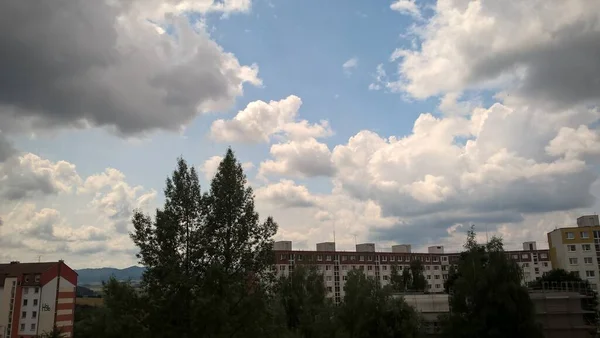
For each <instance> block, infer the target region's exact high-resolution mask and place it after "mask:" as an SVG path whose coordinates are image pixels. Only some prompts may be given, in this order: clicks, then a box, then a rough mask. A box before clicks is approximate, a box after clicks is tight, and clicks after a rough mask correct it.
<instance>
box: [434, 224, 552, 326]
mask: <svg viewBox="0 0 600 338" xmlns="http://www.w3.org/2000/svg"><path fill="white" fill-rule="evenodd" d="M465 249H466V251H465V252H463V253H462V254H461V257H460V259H459V262H458V267H457V270H456V273H455V274H454V276H452V277H451V279H449V280H451V282H450V283H448V285H447V286H448V288H449V290H450V291H451V297H450V308H451V313H450V314H449V315H448V316H447V317H445V318H444V319H443V321H442V334H443V336H444V337H464V338H479V337H490V338H496V337H497V338H501V337H514V338H526V337H527V338H537V337H543V334H542V330H541V327H540V326H539V325H538V324H537V323H536V321H535V312H534V307H533V303H532V301H531V299H530V298H529V293H528V291H527V289H526V288H525V287H524V286H523V285H522V271H521V268H520V267H519V266H518V265H517V263H516V262H514V261H513V260H511V259H510V258H508V257H507V256H506V254H505V252H504V250H503V245H502V240H501V239H500V238H497V237H494V238H492V239H491V241H490V242H489V243H488V244H487V245H479V244H478V243H477V241H476V240H475V231H474V228H473V227H471V230H470V231H469V233H468V235H467V242H466V243H465Z"/></svg>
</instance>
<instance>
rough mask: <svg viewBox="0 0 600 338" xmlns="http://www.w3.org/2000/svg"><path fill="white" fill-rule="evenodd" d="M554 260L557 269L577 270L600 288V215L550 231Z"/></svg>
mask: <svg viewBox="0 0 600 338" xmlns="http://www.w3.org/2000/svg"><path fill="white" fill-rule="evenodd" d="M548 246H549V248H550V261H551V262H552V266H553V267H554V268H559V269H564V270H567V271H571V272H575V273H576V274H578V275H579V277H581V278H582V279H583V280H587V281H589V282H590V283H591V284H592V285H593V287H594V288H595V289H596V288H597V286H598V285H600V271H599V268H598V263H599V262H600V260H599V259H598V258H599V255H600V221H599V220H598V215H586V216H581V217H579V218H578V219H577V226H575V227H566V228H559V229H555V230H553V231H551V232H549V233H548Z"/></svg>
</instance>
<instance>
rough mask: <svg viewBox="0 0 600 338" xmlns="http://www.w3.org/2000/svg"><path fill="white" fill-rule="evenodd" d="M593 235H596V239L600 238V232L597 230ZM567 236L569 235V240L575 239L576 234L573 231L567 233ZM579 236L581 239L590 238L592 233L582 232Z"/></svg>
mask: <svg viewBox="0 0 600 338" xmlns="http://www.w3.org/2000/svg"><path fill="white" fill-rule="evenodd" d="M593 233H594V238H600V231H597V230H596V231H594V232H593ZM566 235H567V239H575V232H573V231H567V232H566ZM579 236H580V237H581V238H590V233H589V232H587V231H580V232H579Z"/></svg>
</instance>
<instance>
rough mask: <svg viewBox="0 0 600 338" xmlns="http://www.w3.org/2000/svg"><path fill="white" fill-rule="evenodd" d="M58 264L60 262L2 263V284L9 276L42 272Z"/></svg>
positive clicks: (0, 280) (0, 278) (0, 279)
mask: <svg viewBox="0 0 600 338" xmlns="http://www.w3.org/2000/svg"><path fill="white" fill-rule="evenodd" d="M58 264H60V262H44V263H9V264H0V286H3V285H4V280H5V279H6V278H7V277H17V276H21V275H27V274H38V273H39V274H41V273H43V272H45V271H47V270H48V269H50V268H52V267H54V266H56V265H58Z"/></svg>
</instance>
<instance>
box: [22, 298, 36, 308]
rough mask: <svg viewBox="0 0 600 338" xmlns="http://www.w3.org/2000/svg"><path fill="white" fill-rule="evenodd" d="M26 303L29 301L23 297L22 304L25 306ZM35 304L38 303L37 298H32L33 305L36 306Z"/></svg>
mask: <svg viewBox="0 0 600 338" xmlns="http://www.w3.org/2000/svg"><path fill="white" fill-rule="evenodd" d="M28 303H29V301H28V299H27V298H25V299H23V306H27V304H28ZM37 305H38V300H37V299H34V300H33V306H37Z"/></svg>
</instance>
